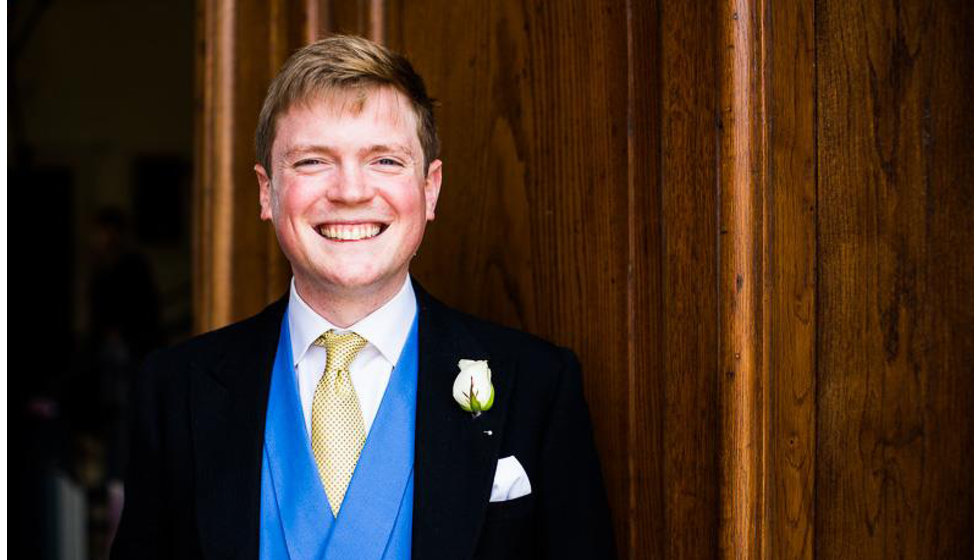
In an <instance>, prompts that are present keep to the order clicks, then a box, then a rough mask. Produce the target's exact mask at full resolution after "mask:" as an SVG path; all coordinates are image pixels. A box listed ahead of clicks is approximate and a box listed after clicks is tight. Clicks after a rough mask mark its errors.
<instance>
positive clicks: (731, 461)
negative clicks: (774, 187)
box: [718, 0, 771, 559]
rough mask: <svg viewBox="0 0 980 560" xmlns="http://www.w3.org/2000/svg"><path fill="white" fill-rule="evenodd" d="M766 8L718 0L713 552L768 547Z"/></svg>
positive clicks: (761, 552) (750, 553) (760, 554)
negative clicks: (715, 535)
mask: <svg viewBox="0 0 980 560" xmlns="http://www.w3.org/2000/svg"><path fill="white" fill-rule="evenodd" d="M762 15H763V14H762V13H760V11H759V4H758V3H756V2H753V1H751V0H726V1H724V2H721V3H719V14H718V20H719V26H718V29H719V33H720V38H719V45H718V65H719V76H720V83H719V93H720V96H719V121H720V125H721V126H720V127H719V159H718V165H719V168H718V173H719V218H720V223H719V228H720V231H719V268H720V269H719V303H720V307H719V315H718V321H719V331H720V332H719V354H720V355H719V362H720V363H719V367H720V372H721V374H720V376H719V380H718V387H719V403H718V405H719V415H720V422H719V429H720V433H719V439H718V446H719V448H718V455H719V461H720V470H719V480H718V486H719V492H720V495H721V498H720V504H719V507H720V513H719V527H718V533H719V535H718V547H719V557H720V558H725V559H736V558H739V559H742V558H765V557H767V556H768V554H767V552H768V550H767V546H768V541H769V532H768V521H769V517H768V516H767V515H766V511H765V507H766V503H767V496H766V491H767V485H766V482H767V472H766V467H767V466H768V465H767V462H766V455H767V452H768V444H769V442H768V438H767V436H768V420H769V418H768V411H769V398H770V396H771V394H770V387H769V383H768V379H767V377H766V373H767V371H766V368H765V364H766V362H767V359H768V357H767V356H766V354H765V348H764V342H765V337H764V333H765V332H766V329H765V321H766V319H767V317H766V316H765V310H766V308H765V306H764V301H763V299H764V297H765V296H766V291H767V288H768V286H767V285H766V272H767V270H766V269H765V265H766V264H767V263H766V260H765V259H764V256H765V252H764V247H765V246H766V245H767V244H768V243H769V240H768V239H767V238H766V234H767V233H768V232H767V230H766V218H767V211H768V208H767V204H769V202H770V201H769V200H768V197H767V196H766V195H767V193H766V190H765V188H764V187H765V185H766V181H767V178H768V176H767V173H766V171H767V168H766V156H767V153H766V150H767V135H766V131H765V130H764V128H763V122H764V121H763V116H764V112H765V106H764V103H763V101H764V96H763V90H762V88H763V86H764V83H763V74H762V71H761V69H762V68H763V67H764V66H763V62H764V61H763V59H762V50H761V48H762V45H761V43H762V35H761V31H762V27H763V20H762Z"/></svg>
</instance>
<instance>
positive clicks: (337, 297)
mask: <svg viewBox="0 0 980 560" xmlns="http://www.w3.org/2000/svg"><path fill="white" fill-rule="evenodd" d="M404 283H405V278H404V277H402V278H401V280H399V281H398V282H390V283H388V284H387V285H385V286H383V287H381V288H378V287H370V288H361V289H357V288H355V289H317V288H318V287H311V286H308V285H306V284H305V283H304V282H301V281H300V279H299V278H297V279H296V292H297V293H299V296H300V297H301V298H303V301H305V302H306V304H307V305H309V306H310V307H311V308H312V309H313V311H316V312H317V314H319V315H320V316H321V317H323V318H324V319H326V320H327V321H330V323H331V324H333V325H336V326H337V327H340V328H342V329H346V328H347V327H350V326H351V325H353V324H354V323H356V322H358V321H360V320H361V319H363V318H365V317H367V316H368V315H370V314H371V313H374V312H375V311H377V310H378V309H380V308H381V307H382V306H383V305H384V304H386V303H388V302H389V301H391V300H392V298H394V297H395V295H397V294H398V292H399V290H401V288H402V285H404Z"/></svg>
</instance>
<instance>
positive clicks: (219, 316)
mask: <svg viewBox="0 0 980 560" xmlns="http://www.w3.org/2000/svg"><path fill="white" fill-rule="evenodd" d="M198 11H199V14H200V17H199V24H198V40H197V42H198V61H197V64H198V94H197V98H198V103H197V107H198V109H197V110H198V113H197V116H196V123H197V124H196V127H197V131H198V132H197V137H198V139H199V140H198V150H199V151H198V154H199V155H198V158H197V161H198V165H197V171H196V179H195V180H196V186H195V193H196V194H195V206H194V215H195V217H194V222H195V249H194V254H195V262H194V308H195V312H194V315H195V329H196V330H197V331H205V330H210V329H213V328H217V327H219V326H222V325H225V324H228V323H230V322H232V321H234V320H237V319H242V318H244V317H247V316H249V315H251V314H253V313H255V312H256V311H257V310H258V309H261V307H262V306H263V305H264V304H265V303H267V302H268V301H270V300H271V299H274V298H275V297H278V295H280V294H281V293H283V291H284V290H285V287H286V285H287V284H286V281H287V280H288V266H287V265H286V264H285V262H284V261H283V258H282V256H281V254H280V252H279V250H278V247H277V244H276V243H275V242H274V235H273V233H272V230H271V228H270V226H269V225H268V224H266V223H264V222H261V221H259V220H258V219H257V217H258V208H259V206H258V186H257V184H256V180H255V173H254V172H253V170H252V166H253V165H254V163H255V149H254V145H253V140H252V139H253V134H254V130H255V124H256V121H257V118H258V112H259V108H260V106H261V104H262V99H263V98H264V97H265V91H266V88H267V87H268V84H269V81H270V80H271V78H272V76H273V75H274V73H275V72H276V71H277V70H278V68H279V65H280V64H281V63H282V61H283V60H284V57H285V56H286V55H287V54H288V53H289V52H291V50H292V49H293V48H295V46H296V45H295V43H296V42H297V40H301V39H302V38H303V34H302V30H303V29H304V26H305V25H306V21H305V19H304V18H303V17H301V14H297V13H296V9H295V7H290V5H287V3H285V2H283V3H275V4H270V3H269V2H266V1H264V0H201V2H200V4H199V8H198ZM256 37H259V38H260V40H256ZM245 279H247V281H245Z"/></svg>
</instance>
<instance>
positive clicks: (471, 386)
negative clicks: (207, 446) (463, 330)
mask: <svg viewBox="0 0 980 560" xmlns="http://www.w3.org/2000/svg"><path fill="white" fill-rule="evenodd" d="M490 377H491V373H490V366H489V365H487V361H486V360H460V361H459V375H457V376H456V381H455V382H453V398H454V399H456V402H457V403H459V406H461V407H462V408H463V410H465V411H466V412H472V413H473V418H476V417H477V416H479V415H480V413H482V412H484V411H487V410H490V407H491V406H493V396H494V395H493V393H494V391H493V383H491V382H490Z"/></svg>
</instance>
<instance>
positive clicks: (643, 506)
mask: <svg viewBox="0 0 980 560" xmlns="http://www.w3.org/2000/svg"><path fill="white" fill-rule="evenodd" d="M626 10H627V11H626V14H627V21H626V24H627V33H628V37H629V43H628V45H627V47H628V49H627V53H628V56H629V74H628V78H627V84H628V106H627V123H628V124H627V126H628V130H629V134H628V146H627V148H628V165H629V179H628V180H629V205H628V206H629V265H628V266H629V270H630V273H629V274H628V276H627V281H628V285H627V290H626V291H627V310H628V313H629V317H628V323H627V324H628V329H629V331H628V340H627V345H626V348H627V362H628V367H629V388H630V389H629V396H630V398H629V449H630V451H629V459H628V460H629V463H628V465H629V477H630V479H629V480H630V483H629V513H628V514H627V515H624V516H622V517H625V518H627V519H628V523H629V549H628V550H626V551H621V552H622V556H623V557H626V558H635V559H644V558H659V557H663V551H664V543H665V542H666V538H665V536H666V535H665V531H664V528H665V520H666V514H667V512H666V509H665V507H664V493H663V489H664V485H663V484H662V481H663V476H664V474H663V473H664V470H663V456H664V454H663V439H662V438H663V433H662V427H663V418H662V416H661V415H662V411H663V402H664V391H663V386H664V376H663V353H664V352H663V351H664V345H663V342H664V340H663V321H662V318H663V316H662V311H663V308H662V306H661V300H660V297H659V295H660V293H661V290H662V275H663V266H662V265H663V258H662V252H661V249H662V247H663V245H662V243H661V239H660V235H661V227H662V224H663V215H662V209H661V206H660V197H659V194H660V190H661V185H660V184H659V182H658V179H659V177H660V165H659V158H657V157H651V156H653V155H655V154H658V153H659V151H660V138H659V134H658V133H659V128H658V124H659V119H660V114H659V109H660V106H661V105H660V102H661V92H659V91H658V90H657V85H658V83H659V78H660V72H661V70H662V67H661V65H660V57H659V54H660V52H661V51H660V45H661V36H660V28H659V23H660V21H659V18H658V14H657V10H656V6H654V5H647V4H636V5H631V4H627V6H626ZM597 412H601V411H597Z"/></svg>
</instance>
